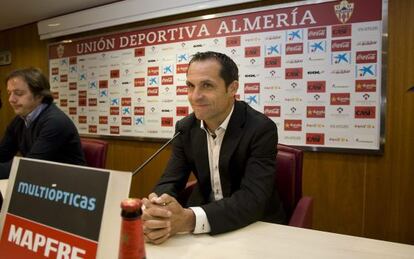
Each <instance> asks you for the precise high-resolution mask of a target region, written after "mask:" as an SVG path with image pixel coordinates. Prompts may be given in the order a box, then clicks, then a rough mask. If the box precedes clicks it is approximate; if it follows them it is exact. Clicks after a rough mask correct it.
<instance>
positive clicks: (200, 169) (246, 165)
mask: <svg viewBox="0 0 414 259" xmlns="http://www.w3.org/2000/svg"><path fill="white" fill-rule="evenodd" d="M176 130H180V131H182V134H181V135H180V136H178V137H177V138H176V139H175V141H174V142H173V152H172V156H171V158H170V160H169V162H168V165H167V167H166V169H165V171H164V174H163V176H162V177H161V179H160V181H159V183H158V185H157V186H156V187H155V192H156V193H157V194H158V195H160V194H162V193H168V194H170V195H172V196H174V197H177V195H178V193H179V192H180V191H182V190H183V189H184V187H185V185H186V183H187V180H188V177H189V175H190V173H191V172H193V173H194V175H195V176H196V178H197V182H198V186H196V188H195V189H194V191H193V193H192V194H191V196H190V199H189V202H188V204H187V205H188V206H201V207H202V208H203V209H204V211H205V212H206V214H207V218H208V221H209V223H210V226H211V234H219V233H222V232H227V231H230V230H234V229H238V228H241V227H244V226H246V225H248V224H250V223H253V222H255V221H258V220H265V221H269V222H274V223H284V222H285V214H284V211H283V206H282V203H281V202H280V200H279V197H278V193H277V191H276V190H275V185H274V183H275V166H276V165H275V163H276V161H275V160H276V152H277V151H276V145H277V128H276V125H275V124H274V123H273V121H271V120H270V119H269V118H267V117H266V116H265V115H263V114H262V113H259V112H257V111H255V110H254V109H253V108H251V107H250V106H249V105H247V104H246V103H245V102H241V101H236V103H235V107H234V111H233V114H232V116H231V118H230V121H229V124H228V127H227V129H226V132H225V135H224V139H223V143H222V146H221V149H220V161H219V167H220V168H219V169H220V180H221V186H222V190H223V197H224V198H223V199H222V200H219V201H213V202H210V201H209V197H210V194H211V183H210V169H209V162H208V161H209V160H208V148H207V138H206V133H205V131H204V130H203V129H201V128H200V121H199V120H197V119H196V117H195V115H194V114H190V115H189V116H187V117H185V118H184V119H182V120H181V121H179V122H178V123H177V127H176Z"/></svg>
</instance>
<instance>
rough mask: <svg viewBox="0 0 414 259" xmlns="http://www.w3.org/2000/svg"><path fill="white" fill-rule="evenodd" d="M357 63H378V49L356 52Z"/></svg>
mask: <svg viewBox="0 0 414 259" xmlns="http://www.w3.org/2000/svg"><path fill="white" fill-rule="evenodd" d="M356 63H358V64H361V63H377V51H376V50H369V51H357V53H356Z"/></svg>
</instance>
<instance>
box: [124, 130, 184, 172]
mask: <svg viewBox="0 0 414 259" xmlns="http://www.w3.org/2000/svg"><path fill="white" fill-rule="evenodd" d="M182 133H183V132H182V131H181V130H178V131H177V133H175V134H174V136H173V137H172V138H170V140H168V141H167V142H166V143H165V144H164V145H162V147H160V148H159V149H158V150H157V152H155V153H154V154H153V155H152V156H150V157H149V158H148V159H147V160H145V162H144V163H143V164H142V165H140V166H139V167H138V168H137V169H135V170H134V171H133V173H132V176H134V175H136V174H137V173H138V172H139V171H141V169H142V168H144V166H146V165H147V164H148V163H149V162H150V161H151V160H152V159H153V158H154V157H156V156H157V155H158V153H160V152H161V151H162V150H163V149H164V148H165V147H166V146H168V144H170V143H171V141H173V140H174V139H175V138H176V137H178V135H180V134H182Z"/></svg>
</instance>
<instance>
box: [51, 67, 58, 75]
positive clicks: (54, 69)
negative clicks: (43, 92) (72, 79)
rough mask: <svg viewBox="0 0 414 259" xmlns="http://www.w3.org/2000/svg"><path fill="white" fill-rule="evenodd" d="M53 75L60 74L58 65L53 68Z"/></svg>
mask: <svg viewBox="0 0 414 259" xmlns="http://www.w3.org/2000/svg"><path fill="white" fill-rule="evenodd" d="M52 75H59V68H58V67H53V68H52Z"/></svg>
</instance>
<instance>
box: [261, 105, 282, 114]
mask: <svg viewBox="0 0 414 259" xmlns="http://www.w3.org/2000/svg"><path fill="white" fill-rule="evenodd" d="M264 114H265V115H266V116H267V117H280V106H265V107H264Z"/></svg>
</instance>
